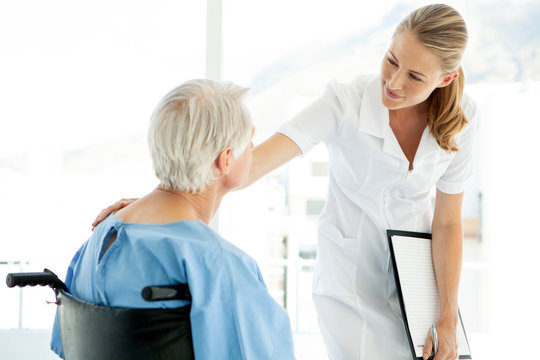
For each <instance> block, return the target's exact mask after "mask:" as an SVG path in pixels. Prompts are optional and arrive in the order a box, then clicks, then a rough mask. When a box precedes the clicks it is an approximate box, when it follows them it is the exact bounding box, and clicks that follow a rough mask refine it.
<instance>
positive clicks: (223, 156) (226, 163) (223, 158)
mask: <svg viewBox="0 0 540 360" xmlns="http://www.w3.org/2000/svg"><path fill="white" fill-rule="evenodd" d="M215 164H216V167H217V168H218V170H219V172H220V173H221V174H222V175H228V174H229V172H230V171H231V164H232V148H227V149H225V150H223V151H222V152H220V153H219V155H218V157H217V159H216V162H215Z"/></svg>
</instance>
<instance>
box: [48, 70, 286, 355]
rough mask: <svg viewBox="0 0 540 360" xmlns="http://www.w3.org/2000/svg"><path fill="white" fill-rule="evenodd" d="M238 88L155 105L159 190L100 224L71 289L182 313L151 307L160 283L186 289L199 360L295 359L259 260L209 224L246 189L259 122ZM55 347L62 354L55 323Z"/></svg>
mask: <svg viewBox="0 0 540 360" xmlns="http://www.w3.org/2000/svg"><path fill="white" fill-rule="evenodd" d="M246 91H247V89H244V88H240V87H238V86H236V85H234V84H232V83H228V82H217V81H211V80H193V81H189V82H187V83H184V84H182V85H180V86H178V87H177V88H175V89H173V90H172V91H170V92H169V93H168V94H167V95H166V96H165V97H164V98H163V99H162V100H161V102H160V103H159V104H158V106H157V107H156V109H155V111H154V113H153V115H152V118H151V124H150V129H149V132H148V142H149V145H150V150H151V155H152V161H153V166H154V171H155V174H156V176H157V178H158V179H159V181H160V184H159V185H158V186H157V188H155V189H154V190H153V191H152V192H150V193H149V194H147V195H146V196H144V197H142V198H140V199H138V200H137V201H135V202H133V203H132V204H130V205H129V206H127V207H125V208H123V209H121V210H120V211H118V212H116V213H114V214H111V215H109V216H108V217H107V218H106V219H105V220H104V221H102V222H101V223H100V224H99V226H97V227H96V228H95V230H94V232H93V234H92V236H91V237H90V239H89V240H88V241H87V242H86V243H84V244H83V246H82V247H81V248H80V250H79V251H78V252H77V253H76V254H75V256H74V258H73V260H72V262H71V265H70V267H69V270H68V275H67V277H66V285H67V286H68V288H69V290H70V292H71V293H72V294H73V295H74V296H76V297H78V298H80V299H82V300H84V301H87V302H90V303H95V304H99V305H105V306H111V307H128V308H148V307H160V308H163V307H179V306H183V305H186V304H187V302H186V301H184V300H175V301H162V302H155V303H148V302H145V301H144V300H143V299H142V298H141V296H140V292H141V289H142V288H143V287H144V286H146V285H152V284H174V283H187V284H188V285H189V288H190V291H191V295H192V301H191V312H190V318H191V329H192V336H193V350H194V354H195V358H196V359H280V360H281V359H292V358H294V350H293V343H292V336H291V328H290V323H289V318H288V316H287V313H286V312H285V310H284V309H283V308H282V307H281V306H279V305H278V304H277V303H276V302H275V301H274V300H273V299H272V298H271V296H270V295H269V293H268V291H267V288H266V286H265V284H264V282H263V279H262V277H261V274H260V271H259V268H258V266H257V264H256V262H255V261H254V260H253V259H251V258H250V257H249V256H248V255H246V254H245V253H244V252H242V251H241V250H240V249H238V248H236V247H235V246H234V245H232V244H231V243H229V242H228V241H226V240H225V239H223V238H222V237H221V236H220V235H219V234H218V233H216V232H215V231H214V230H212V229H211V228H210V227H209V226H208V223H209V222H210V219H211V218H212V216H213V215H214V214H215V212H216V211H217V209H218V207H219V204H220V202H221V199H222V198H223V196H224V195H225V194H227V193H228V192H229V191H231V190H233V189H235V188H238V187H241V186H243V185H245V183H246V181H247V177H248V174H249V170H250V167H251V160H252V155H251V150H252V147H253V145H252V143H251V138H252V136H253V125H252V122H251V119H250V116H249V113H248V111H247V110H246V109H245V107H244V105H243V103H242V98H243V96H244V95H245V93H246ZM51 348H52V350H53V351H54V352H56V353H57V354H58V355H60V356H61V357H62V356H63V355H62V347H61V343H60V337H59V331H58V326H57V324H56V323H55V326H54V329H53V336H52V342H51Z"/></svg>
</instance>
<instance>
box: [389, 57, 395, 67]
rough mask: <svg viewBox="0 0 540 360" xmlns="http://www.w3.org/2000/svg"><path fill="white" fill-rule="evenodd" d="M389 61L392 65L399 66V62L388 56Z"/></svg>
mask: <svg viewBox="0 0 540 360" xmlns="http://www.w3.org/2000/svg"><path fill="white" fill-rule="evenodd" d="M388 63H389V64H390V65H392V66H397V62H395V61H394V60H392V59H390V58H388Z"/></svg>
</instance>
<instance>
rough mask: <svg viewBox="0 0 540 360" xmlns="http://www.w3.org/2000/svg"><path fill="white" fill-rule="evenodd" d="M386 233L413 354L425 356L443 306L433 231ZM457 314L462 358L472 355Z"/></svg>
mask: <svg viewBox="0 0 540 360" xmlns="http://www.w3.org/2000/svg"><path fill="white" fill-rule="evenodd" d="M386 234H387V237H388V245H389V249H390V255H391V258H392V265H393V267H394V278H395V280H396V288H397V293H398V298H399V304H400V307H401V313H402V315H403V322H404V326H405V331H406V333H407V337H408V340H409V345H410V348H411V354H412V358H413V359H415V360H422V356H423V351H424V343H425V341H426V338H427V336H428V333H429V329H431V325H432V324H435V323H436V322H437V319H438V318H439V310H440V300H439V290H438V287H437V282H436V280H435V270H434V268H433V257H432V255H431V234H430V233H422V232H412V231H399V230H387V231H386ZM458 315H459V321H458V329H457V338H458V353H459V359H472V357H471V350H470V346H469V340H468V339H467V333H466V332H465V326H464V325H463V321H462V319H461V313H459V309H458Z"/></svg>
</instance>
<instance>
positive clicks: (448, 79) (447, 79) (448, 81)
mask: <svg viewBox="0 0 540 360" xmlns="http://www.w3.org/2000/svg"><path fill="white" fill-rule="evenodd" d="M458 76H459V73H458V72H457V71H453V72H451V73H450V74H448V75H446V76H445V77H444V78H443V81H442V82H441V83H440V84H439V86H437V87H440V88H442V87H445V86H448V85H450V84H451V83H452V81H454V79H455V78H457V77H458Z"/></svg>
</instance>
